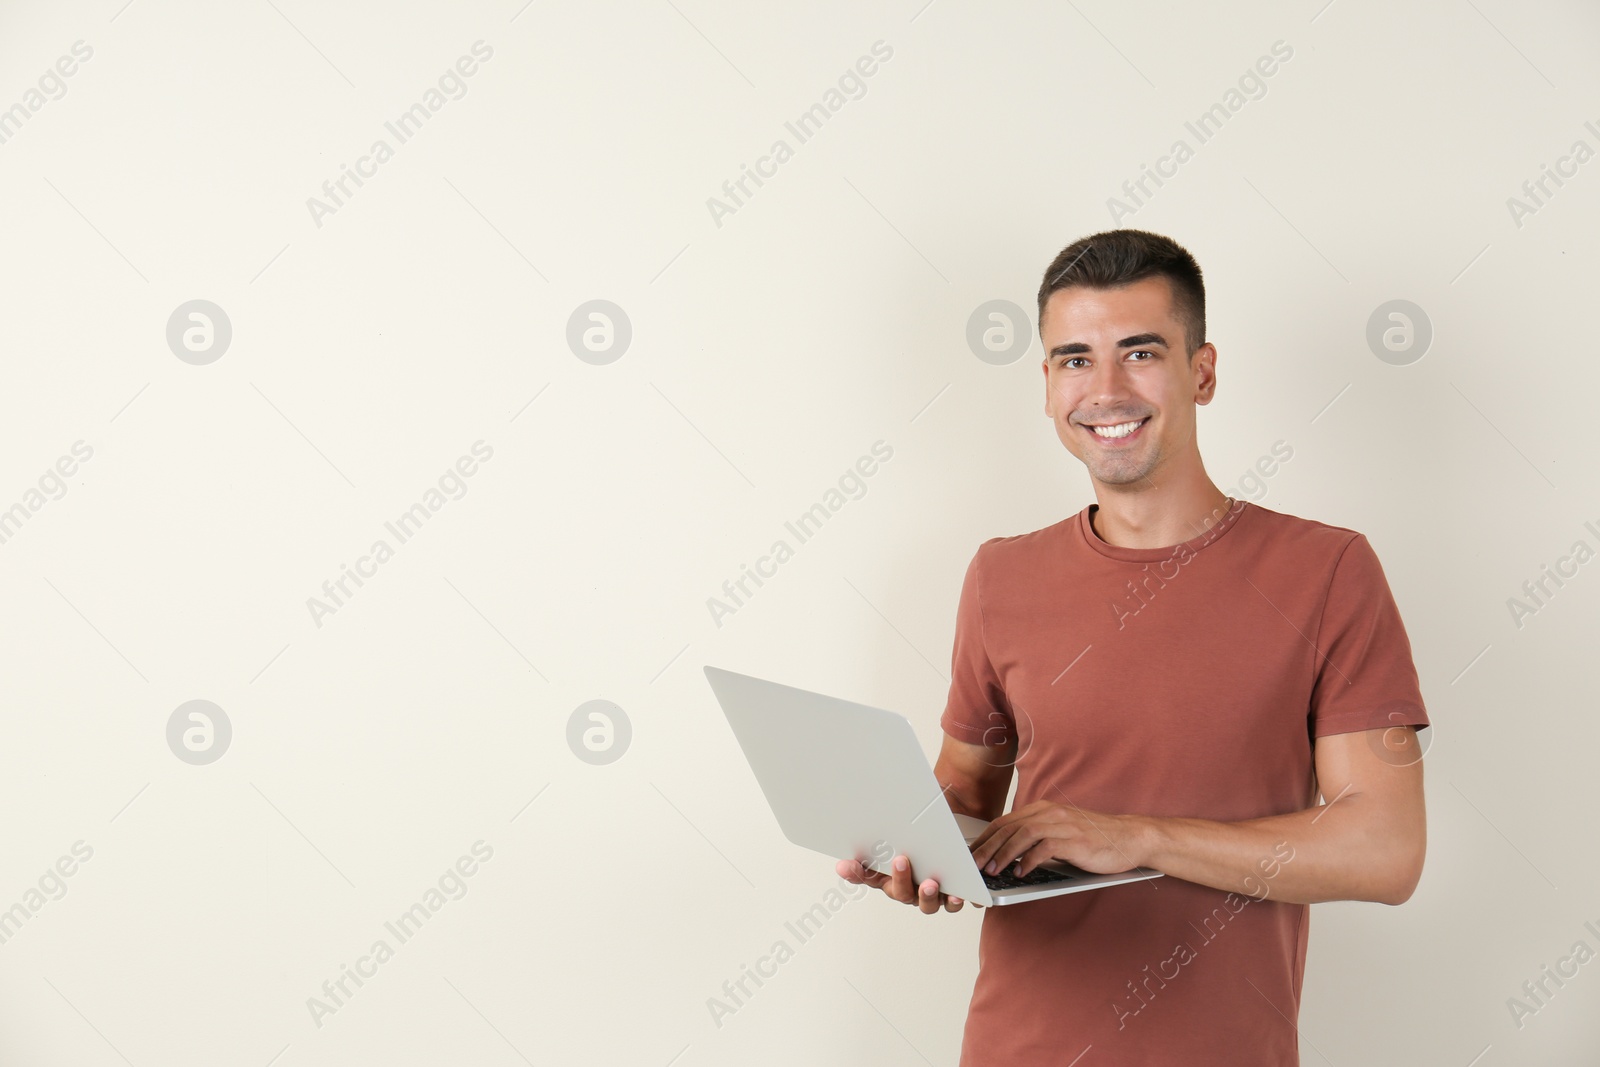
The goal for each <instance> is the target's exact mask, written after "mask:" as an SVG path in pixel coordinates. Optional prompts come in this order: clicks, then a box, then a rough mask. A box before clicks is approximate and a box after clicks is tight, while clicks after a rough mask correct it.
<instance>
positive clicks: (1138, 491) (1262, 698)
mask: <svg viewBox="0 0 1600 1067" xmlns="http://www.w3.org/2000/svg"><path fill="white" fill-rule="evenodd" d="M1039 334H1040V339H1041V340H1042V341H1043V343H1044V350H1045V358H1044V363H1043V369H1044V381H1045V406H1044V410H1045V414H1046V415H1048V416H1049V417H1050V419H1051V420H1052V421H1053V422H1054V424H1055V429H1056V434H1057V436H1058V437H1060V439H1061V443H1062V444H1064V445H1065V446H1066V448H1067V451H1069V452H1071V453H1072V454H1073V455H1074V456H1076V457H1077V458H1078V459H1079V460H1081V461H1082V462H1083V464H1084V466H1085V467H1087V468H1088V471H1089V477H1090V479H1091V481H1092V482H1093V485H1094V493H1095V499H1096V501H1097V503H1095V504H1090V505H1089V506H1088V507H1086V508H1085V509H1084V510H1083V511H1080V512H1078V513H1077V514H1076V515H1073V516H1072V517H1070V518H1068V519H1065V520H1063V521H1061V522H1058V523H1056V524H1054V525H1052V526H1047V527H1045V528H1044V529H1041V530H1035V531H1034V532H1032V533H1027V534H1020V535H1016V536H1012V537H995V538H991V539H990V540H988V541H985V542H984V543H983V544H982V545H981V546H980V547H979V548H978V551H977V552H976V554H975V555H974V557H973V559H972V562H971V564H970V565H969V566H968V568H967V573H966V578H965V581H964V584H963V586H962V590H961V599H960V608H959V610H958V615H957V626H956V638H955V650H954V654H953V657H952V676H951V682H950V693H949V699H948V702H947V704H946V707H945V709H944V713H943V717H942V719H941V725H942V727H943V729H944V732H945V738H944V746H943V749H942V751H941V752H940V755H939V759H938V763H937V765H936V767H935V775H936V776H937V778H938V780H939V782H940V784H941V785H943V786H944V787H945V788H946V795H947V797H948V799H949V803H950V807H951V808H952V809H954V810H955V811H957V812H961V813H964V814H968V815H973V816H977V817H979V818H983V819H992V820H993V823H992V824H991V825H990V826H989V828H988V829H987V830H986V831H985V832H984V833H983V835H982V836H981V837H979V838H978V840H977V841H976V842H975V844H974V846H973V852H974V856H975V858H976V859H977V861H978V863H979V864H980V865H981V866H984V868H985V869H986V870H990V871H997V870H1001V869H1004V868H1006V867H1008V866H1011V867H1012V870H1013V873H1022V874H1026V873H1027V872H1028V871H1031V870H1032V869H1033V868H1034V867H1035V866H1037V865H1038V864H1039V863H1040V862H1041V861H1044V860H1046V859H1049V858H1052V857H1053V858H1056V859H1061V860H1065V861H1067V862H1069V863H1073V864H1076V865H1077V866H1079V867H1082V868H1084V869H1086V870H1090V871H1096V872H1113V871H1125V870H1129V869H1131V868H1133V867H1137V866H1146V867H1153V868H1155V869H1157V870H1160V871H1162V872H1164V873H1165V874H1166V875H1168V877H1166V878H1159V879H1155V880H1154V881H1143V882H1136V883H1131V884H1128V885H1122V886H1113V887H1111V888H1108V889H1096V890H1089V891H1086V892H1081V893H1072V894H1067V895H1065V896H1057V897H1052V898H1047V899H1045V900H1040V901H1033V902H1029V903H1024V904H1018V905H1015V906H1007V907H1004V908H991V909H989V910H988V911H987V912H986V913H985V915H984V917H983V931H982V935H981V940H980V947H979V972H978V979H977V983H976V986H975V988H974V990H973V995H972V1001H971V1006H970V1009H969V1012H968V1016H967V1026H966V1034H965V1039H964V1041H963V1046H962V1054H961V1064H962V1067H988V1065H991V1064H993V1065H1005V1067H1018V1065H1023V1064H1026V1065H1030V1067H1031V1065H1035V1064H1047V1063H1048V1064H1059V1065H1062V1067H1066V1065H1068V1064H1074V1063H1078V1062H1079V1060H1078V1059H1077V1057H1080V1056H1082V1057H1083V1059H1082V1061H1081V1063H1082V1067H1090V1065H1092V1064H1106V1065H1110V1064H1114V1065H1117V1067H1145V1065H1151V1067H1154V1065H1161V1067H1170V1065H1172V1064H1180V1063H1181V1064H1184V1065H1185V1067H1202V1065H1211V1064H1215V1065H1219V1067H1220V1065H1227V1067H1294V1065H1298V1064H1299V1062H1300V1061H1299V1052H1298V1040H1297V1031H1296V1028H1295V1020H1296V1018H1297V1016H1298V1012H1299V1006H1300V990H1301V983H1302V977H1303V974H1304V966H1305V957H1306V945H1307V937H1308V933H1309V926H1308V918H1309V911H1310V908H1309V906H1308V905H1310V904H1311V903H1314V902H1317V901H1325V900H1364V901H1374V902H1380V903H1385V904H1401V903H1403V902H1405V900H1406V899H1407V898H1408V897H1410V896H1411V893H1412V890H1413V889H1414V888H1415V886H1416V884H1417V880H1418V878H1419V877H1420V876H1421V873H1422V862H1423V853H1424V849H1425V845H1426V827H1425V820H1424V811H1423V791H1422V764H1421V759H1420V750H1419V745H1418V741H1417V738H1416V734H1415V729H1416V728H1420V727H1424V726H1427V725H1428V716H1427V713H1426V711H1425V709H1424V706H1423V701H1422V694H1421V692H1420V689H1419V686H1418V682H1417V673H1416V669H1415V667H1414V666H1413V664H1412V659H1411V647H1410V642H1409V640H1408V639H1407V636H1406V632H1405V628H1404V626H1403V624H1402V622H1401V619H1400V614H1399V611H1398V609H1397V608H1396V605H1395V601H1394V597H1393V596H1392V594H1391V592H1390V590H1389V586H1388V583H1387V580H1386V579H1385V577H1384V573H1383V570H1382V568H1381V567H1380V566H1379V563H1378V558H1377V556H1376V554H1375V553H1374V552H1373V549H1372V546H1371V545H1370V544H1369V543H1368V541H1367V539H1366V538H1365V537H1364V536H1363V535H1362V534H1360V533H1357V532H1355V531H1353V530H1348V529H1344V528H1342V527H1338V526H1329V525H1326V524H1324V523H1320V522H1316V521H1313V520H1310V519H1302V518H1298V517H1295V516H1293V515H1287V514H1283V513H1280V512H1276V511H1272V510H1269V509H1267V508H1263V507H1260V506H1257V505H1255V504H1252V503H1248V502H1245V501H1237V500H1233V499H1232V498H1229V497H1227V496H1226V495H1225V494H1224V493H1222V492H1221V491H1220V490H1219V489H1218V488H1217V487H1216V485H1215V484H1214V483H1213V482H1212V481H1211V479H1210V478H1209V477H1208V476H1207V475H1206V471H1205V467H1204V465H1203V464H1202V463H1201V460H1200V452H1199V448H1198V445H1197V443H1196V433H1195V424H1196V410H1195V409H1196V406H1197V405H1201V404H1208V403H1210V402H1211V398H1212V396H1213V395H1214V393H1215V391H1216V385H1217V378H1216V359H1217V351H1216V348H1215V347H1213V346H1212V345H1211V344H1209V343H1207V342H1206V340H1205V290H1204V287H1203V284H1202V279H1201V272H1200V268H1199V266H1198V265H1197V264H1196V263H1195V261H1194V259H1193V257H1192V256H1190V254H1189V253H1188V252H1187V251H1185V250H1184V249H1183V248H1182V247H1180V246H1179V245H1177V244H1175V243H1174V242H1173V241H1171V240H1169V239H1168V238H1165V237H1162V236H1159V235H1156V234H1152V233H1146V232H1143V231H1138V230H1113V231H1110V232H1106V233H1098V234H1095V235H1093V236H1090V237H1086V238H1083V239H1082V240H1079V241H1077V242H1075V243H1073V244H1071V245H1069V246H1068V247H1067V248H1066V249H1064V250H1063V251H1062V252H1061V254H1060V255H1059V256H1057V257H1056V259H1055V261H1054V262H1053V263H1051V264H1050V267H1049V268H1048V269H1047V270H1046V271H1045V275H1044V283H1043V284H1042V285H1041V286H1040V289H1039ZM1013 770H1015V772H1016V774H1017V795H1016V801H1015V804H1014V806H1013V810H1012V811H1011V812H1010V813H1009V814H1003V811H1004V807H1005V801H1006V796H1007V793H1008V791H1009V789H1010V785H1011V776H1012V773H1013ZM1319 793H1320V802H1319ZM895 866H896V868H897V871H896V873H895V874H894V875H893V876H892V877H891V876H885V875H882V874H878V873H876V872H872V871H868V870H865V869H864V868H863V867H862V866H861V865H860V864H859V863H857V862H855V861H841V862H840V864H839V873H840V874H841V875H842V876H844V877H845V878H847V879H849V880H851V881H856V882H863V883H865V884H867V885H871V886H874V887H877V888H881V889H882V890H883V891H884V893H885V894H886V895H888V896H889V897H890V898H892V899H894V900H897V901H901V902H903V903H907V904H915V905H917V906H918V907H919V908H920V909H921V910H922V911H923V912H924V913H927V914H932V913H934V912H936V911H940V910H945V911H958V910H960V908H961V907H962V901H960V900H959V899H954V898H949V897H946V896H945V895H943V894H941V893H940V892H939V887H938V885H937V883H935V882H934V881H932V880H931V879H929V880H926V881H924V882H923V883H922V884H921V885H920V886H919V885H917V883H916V879H915V872H913V871H912V870H910V868H909V864H908V863H907V861H906V858H905V857H904V856H900V857H896V860H895ZM1091 1050H1092V1051H1091Z"/></svg>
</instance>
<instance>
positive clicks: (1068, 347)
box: [1050, 333, 1171, 359]
mask: <svg viewBox="0 0 1600 1067" xmlns="http://www.w3.org/2000/svg"><path fill="white" fill-rule="evenodd" d="M1141 345H1159V346H1161V347H1162V348H1169V347H1171V346H1169V345H1168V344H1167V339H1166V338H1165V337H1162V336H1161V335H1160V334H1159V333H1136V334H1134V335H1133V336H1132V337H1124V338H1123V339H1122V340H1120V341H1118V342H1117V347H1118V348H1137V347H1139V346H1141ZM1091 351H1093V349H1091V348H1090V347H1089V346H1088V345H1086V344H1084V343H1083V342H1082V341H1074V342H1072V343H1071V344H1065V345H1057V346H1056V347H1054V348H1052V349H1051V350H1050V358H1051V359H1055V358H1056V357H1057V356H1076V355H1081V354H1082V353H1084V352H1091Z"/></svg>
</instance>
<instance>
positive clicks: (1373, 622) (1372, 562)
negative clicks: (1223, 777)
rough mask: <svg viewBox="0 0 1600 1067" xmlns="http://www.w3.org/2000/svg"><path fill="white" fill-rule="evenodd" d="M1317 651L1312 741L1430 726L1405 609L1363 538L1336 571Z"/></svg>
mask: <svg viewBox="0 0 1600 1067" xmlns="http://www.w3.org/2000/svg"><path fill="white" fill-rule="evenodd" d="M1315 645H1316V648H1317V654H1316V663H1317V666H1316V674H1315V680H1314V682H1313V684H1312V688H1311V709H1310V713H1309V716H1308V719H1309V726H1310V731H1311V736H1312V737H1313V738H1317V737H1323V736H1326V735H1328V734H1343V733H1351V732H1354V731H1356V730H1377V729H1386V728H1389V727H1394V726H1407V725H1409V726H1415V727H1417V728H1419V729H1420V728H1421V727H1424V726H1427V725H1429V722H1428V713H1427V710H1426V709H1425V708H1424V706H1423V702H1422V690H1421V687H1420V686H1419V685H1418V682H1417V668H1416V665H1415V664H1414V663H1413V662H1412V659H1411V641H1410V639H1409V638H1408V637H1407V636H1406V628H1405V624H1404V623H1402V622H1401V621H1400V609H1399V606H1398V605H1396V604H1395V600H1394V594H1393V593H1392V592H1391V591H1390V589H1389V582H1388V579H1387V578H1385V577H1384V574H1383V567H1382V565H1381V564H1379V562H1378V555H1377V553H1376V552H1374V551H1373V550H1372V545H1371V544H1370V543H1369V542H1368V541H1367V538H1366V537H1365V535H1363V534H1359V533H1358V534H1356V536H1355V537H1354V538H1352V539H1351V541H1350V542H1349V543H1348V544H1347V545H1346V546H1345V549H1344V552H1343V554H1342V555H1340V557H1339V560H1338V562H1337V563H1335V564H1334V568H1333V578H1332V580H1331V582H1330V583H1329V586H1328V595H1327V599H1326V600H1325V601H1324V602H1323V608H1322V623H1321V626H1320V627H1319V628H1318V632H1317V637H1316V641H1315Z"/></svg>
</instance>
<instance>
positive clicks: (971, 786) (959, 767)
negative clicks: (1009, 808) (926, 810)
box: [933, 734, 1017, 819]
mask: <svg viewBox="0 0 1600 1067" xmlns="http://www.w3.org/2000/svg"><path fill="white" fill-rule="evenodd" d="M1016 754H1017V739H1016V738H1015V737H1013V738H1012V739H1011V742H1010V744H1008V745H1007V746H1005V747H1004V748H999V747H989V746H985V745H969V744H967V743H965V742H963V741H957V740H956V739H955V738H953V737H951V736H950V735H949V734H945V735H944V746H943V747H942V748H940V749H939V759H938V761H937V762H936V763H935V764H934V765H933V776H934V777H935V778H936V779H938V781H939V784H940V785H941V786H943V787H944V795H945V800H947V801H948V802H949V804H950V810H951V811H954V812H956V813H958V814H961V815H971V816H972V817H973V818H975V819H997V818H999V817H1000V815H1001V814H1002V813H1003V812H1004V811H1005V809H1006V794H1007V793H1009V792H1011V772H1012V764H1013V761H1014V760H1015V759H1016Z"/></svg>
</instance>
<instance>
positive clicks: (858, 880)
mask: <svg viewBox="0 0 1600 1067" xmlns="http://www.w3.org/2000/svg"><path fill="white" fill-rule="evenodd" d="M889 866H890V867H891V868H892V869H893V870H894V874H893V875H887V874H881V873H879V872H878V871H875V870H873V869H872V868H870V867H868V866H867V865H866V864H864V863H862V862H861V861H860V860H840V861H839V862H838V864H837V866H836V867H835V868H834V869H835V870H836V871H838V873H839V877H840V878H843V879H844V880H845V881H847V882H854V883H855V884H856V885H865V886H871V887H872V888H873V889H881V890H883V895H884V896H886V897H888V898H889V899H890V900H897V901H899V902H900V903H902V904H915V905H916V906H917V907H918V908H919V909H920V910H921V911H922V914H924V915H932V914H933V913H934V912H936V911H960V910H961V908H962V905H964V904H965V903H966V902H965V901H963V900H962V899H961V898H960V897H952V896H948V895H946V894H944V893H941V892H939V883H938V882H936V881H935V880H934V879H932V878H928V879H925V880H924V881H923V883H922V884H921V885H920V886H919V885H917V884H916V882H915V881H914V879H913V878H912V874H911V859H910V857H908V856H903V855H902V856H896V857H895V858H894V861H893V862H892V863H890V865H889ZM972 906H973V907H974V908H981V907H983V905H982V904H976V903H975V904H973V905H972Z"/></svg>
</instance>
